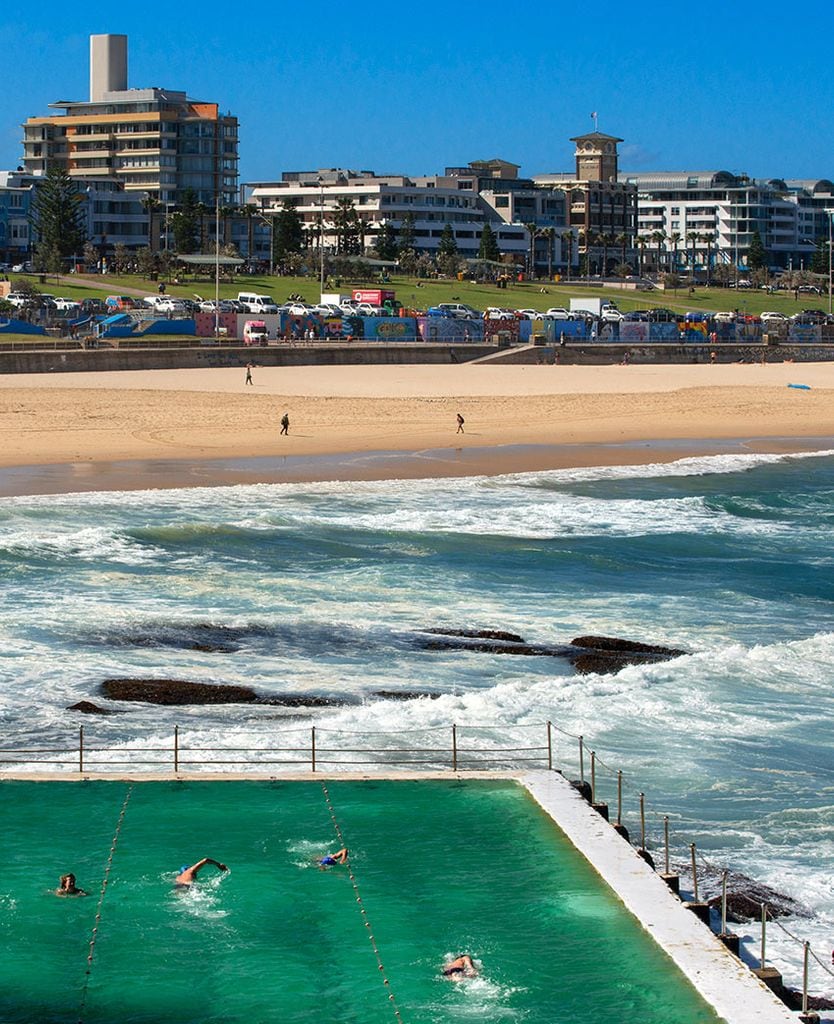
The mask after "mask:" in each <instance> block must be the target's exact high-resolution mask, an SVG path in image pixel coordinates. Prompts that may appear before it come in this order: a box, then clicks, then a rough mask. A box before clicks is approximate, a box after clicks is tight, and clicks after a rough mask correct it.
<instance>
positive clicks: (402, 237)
mask: <svg viewBox="0 0 834 1024" xmlns="http://www.w3.org/2000/svg"><path fill="white" fill-rule="evenodd" d="M413 248H414V214H413V213H411V212H409V213H406V214H405V215H404V216H403V219H402V220H401V221H400V229H399V231H398V232H397V252H398V253H399V255H400V256H402V254H403V253H404V252H406V251H407V250H408V249H413Z"/></svg>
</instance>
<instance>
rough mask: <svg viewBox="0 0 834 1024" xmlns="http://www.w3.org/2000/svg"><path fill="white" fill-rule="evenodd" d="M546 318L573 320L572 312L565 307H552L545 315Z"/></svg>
mask: <svg viewBox="0 0 834 1024" xmlns="http://www.w3.org/2000/svg"><path fill="white" fill-rule="evenodd" d="M545 316H547V317H549V318H550V319H551V320H570V319H571V315H570V310H569V309H565V308H564V306H551V307H550V309H548V310H547V312H546V313H545Z"/></svg>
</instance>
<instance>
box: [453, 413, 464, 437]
mask: <svg viewBox="0 0 834 1024" xmlns="http://www.w3.org/2000/svg"><path fill="white" fill-rule="evenodd" d="M465 422H466V421H465V420H464V418H463V416H461V414H460V413H458V429H457V430H456V431H455V433H456V434H465V433H466V431H465V430H464V429H463V424H464V423H465Z"/></svg>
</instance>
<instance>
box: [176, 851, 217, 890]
mask: <svg viewBox="0 0 834 1024" xmlns="http://www.w3.org/2000/svg"><path fill="white" fill-rule="evenodd" d="M206 864H213V865H214V866H215V867H216V868H217V869H218V870H219V871H228V870H229V869H228V868H227V867H226V865H225V864H221V863H220V861H219V860H212V859H211V857H203V859H202V860H198V861H197V863H196V864H192V865H191V867H190V868H189V867H183V868H182V869H181V870H180V873H179V874H178V875H177V877H176V878H175V879H174V885H176V886H180V887H187V886H189V885H193V884H194V882H196V881H197V872H198V871H200V870H201V869H202V868H204V867H205V866H206Z"/></svg>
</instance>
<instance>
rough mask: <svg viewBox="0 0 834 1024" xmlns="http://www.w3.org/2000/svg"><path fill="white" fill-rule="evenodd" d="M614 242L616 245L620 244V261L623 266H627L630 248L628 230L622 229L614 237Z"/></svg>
mask: <svg viewBox="0 0 834 1024" xmlns="http://www.w3.org/2000/svg"><path fill="white" fill-rule="evenodd" d="M614 242H615V244H616V245H619V247H620V263H621V264H622V265H623V266H625V264H626V263H627V262H628V260H627V259H626V249H628V233H627V232H626V231H622V232H621V233H620V234H619V235H617V237H616V238H615V239H614Z"/></svg>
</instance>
